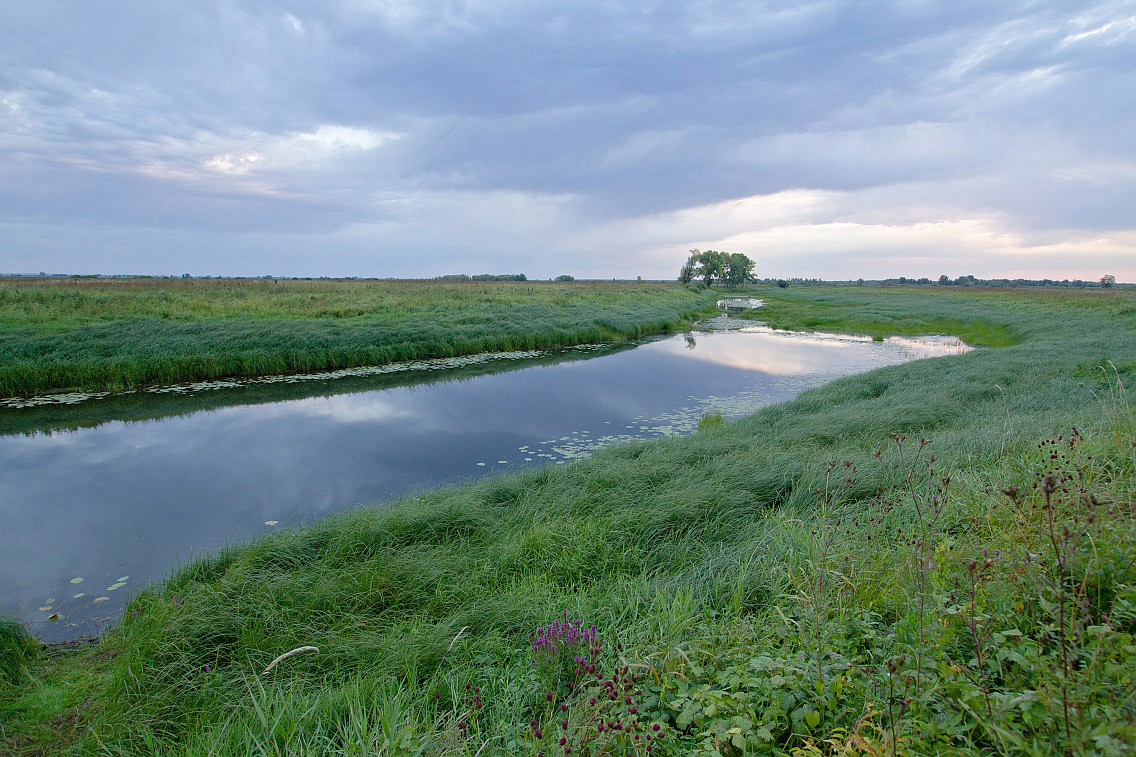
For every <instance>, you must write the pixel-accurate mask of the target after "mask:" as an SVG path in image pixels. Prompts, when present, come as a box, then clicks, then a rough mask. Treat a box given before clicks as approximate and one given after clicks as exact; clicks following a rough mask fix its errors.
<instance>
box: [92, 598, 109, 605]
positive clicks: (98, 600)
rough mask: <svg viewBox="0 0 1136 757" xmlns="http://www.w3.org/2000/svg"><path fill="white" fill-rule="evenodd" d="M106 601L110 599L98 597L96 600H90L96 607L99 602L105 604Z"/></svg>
mask: <svg viewBox="0 0 1136 757" xmlns="http://www.w3.org/2000/svg"><path fill="white" fill-rule="evenodd" d="M108 599H110V597H98V598H97V599H92V600H91V604H93V605H97V604H98V603H99V602H106V601H107V600H108Z"/></svg>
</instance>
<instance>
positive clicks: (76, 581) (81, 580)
mask: <svg viewBox="0 0 1136 757" xmlns="http://www.w3.org/2000/svg"><path fill="white" fill-rule="evenodd" d="M71 583H73V584H81V583H83V579H81V578H72V579H71Z"/></svg>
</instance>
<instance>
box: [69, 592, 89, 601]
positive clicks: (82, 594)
mask: <svg viewBox="0 0 1136 757" xmlns="http://www.w3.org/2000/svg"><path fill="white" fill-rule="evenodd" d="M85 596H87V592H85V591H81V592H79V593H78V594H72V595H71V599H78V598H79V597H85Z"/></svg>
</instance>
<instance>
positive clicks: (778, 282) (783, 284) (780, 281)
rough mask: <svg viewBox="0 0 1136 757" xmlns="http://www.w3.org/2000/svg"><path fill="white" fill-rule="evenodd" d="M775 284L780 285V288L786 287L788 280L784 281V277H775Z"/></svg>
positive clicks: (787, 286)
mask: <svg viewBox="0 0 1136 757" xmlns="http://www.w3.org/2000/svg"><path fill="white" fill-rule="evenodd" d="M777 286H779V287H781V288H782V289H788V288H789V282H788V281H785V279H777Z"/></svg>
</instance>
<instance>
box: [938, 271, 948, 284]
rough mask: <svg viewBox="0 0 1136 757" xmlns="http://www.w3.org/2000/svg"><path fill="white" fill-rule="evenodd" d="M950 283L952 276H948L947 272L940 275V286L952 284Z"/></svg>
mask: <svg viewBox="0 0 1136 757" xmlns="http://www.w3.org/2000/svg"><path fill="white" fill-rule="evenodd" d="M950 284H951V277H950V276H948V275H947V274H945V273H944V274H943V275H942V276H940V277H939V286H950Z"/></svg>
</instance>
